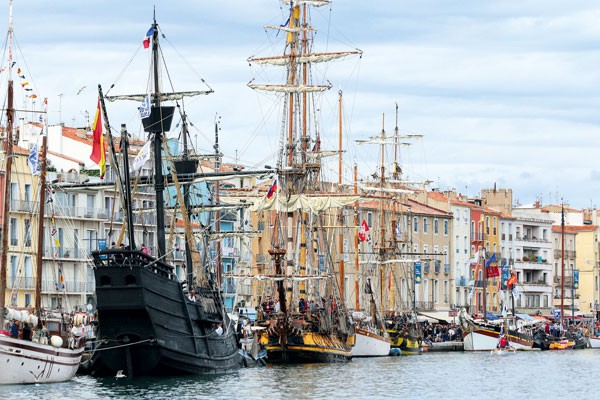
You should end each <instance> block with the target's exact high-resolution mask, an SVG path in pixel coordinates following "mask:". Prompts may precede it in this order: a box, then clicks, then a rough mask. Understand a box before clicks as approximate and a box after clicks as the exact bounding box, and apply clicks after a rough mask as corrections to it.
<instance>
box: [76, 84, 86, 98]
mask: <svg viewBox="0 0 600 400" xmlns="http://www.w3.org/2000/svg"><path fill="white" fill-rule="evenodd" d="M86 87H87V86H83V87H82V88H81V89H79V90H78V91H77V96H79V93H81V92H83V89H85V88H86Z"/></svg>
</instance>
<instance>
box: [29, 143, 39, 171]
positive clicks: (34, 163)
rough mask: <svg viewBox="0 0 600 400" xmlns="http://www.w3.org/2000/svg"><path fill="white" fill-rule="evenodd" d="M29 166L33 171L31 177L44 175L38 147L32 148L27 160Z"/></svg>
mask: <svg viewBox="0 0 600 400" xmlns="http://www.w3.org/2000/svg"><path fill="white" fill-rule="evenodd" d="M27 164H29V169H30V170H31V175H33V176H35V175H39V174H41V173H42V171H41V168H40V159H39V156H38V146H37V144H34V145H33V146H31V149H30V150H29V157H28V158H27Z"/></svg>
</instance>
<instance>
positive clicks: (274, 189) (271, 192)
mask: <svg viewBox="0 0 600 400" xmlns="http://www.w3.org/2000/svg"><path fill="white" fill-rule="evenodd" d="M275 192H277V179H275V181H274V182H273V184H272V185H271V187H270V188H269V191H268V192H267V199H270V198H271V197H273V195H274V194H275Z"/></svg>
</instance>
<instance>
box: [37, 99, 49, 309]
mask: <svg viewBox="0 0 600 400" xmlns="http://www.w3.org/2000/svg"><path fill="white" fill-rule="evenodd" d="M46 104H47V99H44V105H46ZM44 112H46V110H44ZM46 116H47V114H46V115H45V116H44V119H45V123H44V133H43V136H42V148H41V151H40V159H39V163H40V189H39V191H40V196H39V198H40V206H39V210H38V212H39V215H38V232H37V233H38V237H37V258H36V269H35V311H36V312H37V313H38V316H41V314H40V313H41V310H42V258H43V255H44V249H43V247H42V244H43V243H44V213H45V206H46V165H47V162H46V154H47V150H46V147H47V140H48V131H47V128H46V121H47V120H46Z"/></svg>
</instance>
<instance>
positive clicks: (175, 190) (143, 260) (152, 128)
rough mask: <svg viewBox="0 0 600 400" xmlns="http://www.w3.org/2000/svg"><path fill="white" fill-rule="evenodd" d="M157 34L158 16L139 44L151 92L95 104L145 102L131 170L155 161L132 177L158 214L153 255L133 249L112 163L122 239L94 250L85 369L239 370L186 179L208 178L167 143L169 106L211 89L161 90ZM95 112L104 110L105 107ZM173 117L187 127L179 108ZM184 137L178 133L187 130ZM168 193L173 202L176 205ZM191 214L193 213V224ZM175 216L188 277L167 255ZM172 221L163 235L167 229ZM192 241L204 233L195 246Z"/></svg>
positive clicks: (124, 176)
mask: <svg viewBox="0 0 600 400" xmlns="http://www.w3.org/2000/svg"><path fill="white" fill-rule="evenodd" d="M159 30H160V26H159V25H158V24H157V23H156V19H155V20H154V22H153V23H152V26H151V28H150V30H149V31H148V33H147V38H146V39H147V45H146V44H145V47H146V46H147V47H151V51H152V56H151V60H152V68H151V75H152V79H151V80H150V81H149V82H152V83H151V87H149V88H148V92H147V93H150V94H141V95H123V96H104V95H103V93H102V90H101V88H99V94H100V99H101V100H102V101H101V103H102V104H104V102H103V100H111V101H112V100H121V99H129V100H134V101H138V102H140V103H141V104H142V106H141V107H140V114H142V115H141V117H142V123H143V125H144V130H145V131H146V132H147V134H148V141H147V142H146V144H147V146H146V145H145V146H144V147H143V148H142V150H141V151H140V154H138V157H136V160H135V161H134V163H133V164H134V166H133V167H134V168H139V164H138V165H137V167H136V164H137V161H138V160H140V162H141V163H144V162H145V161H147V160H148V158H149V159H150V160H152V161H151V162H152V164H153V173H152V174H151V175H150V176H145V177H141V178H139V180H140V182H139V183H140V184H146V185H153V187H154V192H155V196H156V202H155V203H156V208H155V210H150V212H152V213H155V214H156V239H157V254H156V256H152V255H149V254H147V252H146V251H144V250H143V249H141V248H137V246H138V244H137V243H136V242H135V236H134V234H133V229H129V227H132V226H133V215H132V200H131V195H132V191H133V189H132V188H133V186H134V185H132V183H131V178H130V176H129V166H128V162H127V161H125V162H124V163H122V164H121V166H120V168H117V171H116V172H119V170H120V173H117V174H116V175H117V180H118V184H119V186H120V193H121V194H122V199H121V201H122V204H123V209H124V212H125V215H126V218H127V220H126V226H127V227H128V229H127V235H126V236H125V240H124V243H126V244H127V245H126V246H124V247H121V248H119V247H116V248H107V249H104V250H101V251H97V252H94V253H93V261H94V267H95V268H94V274H95V278H96V296H97V310H98V320H99V332H98V340H99V345H98V347H97V349H96V350H95V352H94V354H93V356H92V358H91V363H90V365H89V372H90V373H91V374H92V375H96V376H115V374H116V373H117V372H118V371H121V370H122V371H123V374H124V375H126V376H128V377H132V376H153V375H185V374H209V373H222V372H226V371H232V370H236V369H238V368H240V367H241V366H242V365H243V360H244V358H243V357H242V354H241V352H240V351H239V348H238V340H237V336H236V332H235V326H234V323H233V321H232V320H231V319H230V317H229V316H228V314H227V312H226V310H225V304H224V297H223V292H222V290H221V287H220V286H221V285H220V279H221V278H220V270H221V266H219V265H215V263H214V260H212V263H211V260H210V257H208V256H207V254H206V253H207V252H208V248H209V246H210V243H209V239H208V238H207V235H203V234H201V233H199V232H197V231H195V230H194V227H193V226H192V225H195V226H196V227H198V226H200V227H201V226H202V221H201V220H200V219H199V217H198V215H197V214H195V212H196V211H197V210H195V209H194V207H192V204H191V203H190V200H189V195H190V191H191V189H190V187H189V185H190V184H191V183H192V182H193V181H195V180H197V179H202V178H206V175H207V174H200V173H197V172H196V171H197V168H198V159H193V158H186V157H185V155H184V157H183V159H174V157H170V156H169V147H168V146H167V145H166V143H165V141H166V132H168V131H169V130H170V125H171V121H172V119H173V114H174V112H175V109H177V110H178V112H182V111H181V110H182V108H181V107H180V105H182V104H181V103H182V98H183V97H185V96H192V95H198V94H208V93H207V92H202V91H187V92H170V93H166V92H163V91H161V82H160V80H159V77H160V76H162V75H161V73H160V70H159V60H161V54H162V53H161V50H160V48H159ZM166 102H171V103H172V102H175V105H165V103H166ZM100 108H102V109H103V110H105V107H104V106H102V107H100ZM103 115H104V116H105V118H104V121H105V127H106V132H107V139H108V143H109V146H108V148H109V151H110V153H111V156H110V157H111V160H112V163H113V165H117V166H118V165H119V163H118V161H117V157H116V154H115V152H114V151H113V150H112V143H113V140H112V137H111V135H110V127H109V124H108V121H107V118H106V117H107V115H106V113H103ZM180 117H181V120H182V125H183V127H184V129H183V130H184V131H185V126H186V123H185V121H186V119H185V114H181V115H180ZM186 134H187V132H184V136H185V135H186ZM127 138H128V133H127V131H126V128H122V131H121V148H122V152H123V156H122V158H121V159H122V160H127V154H128V139H127ZM184 143H185V139H184ZM144 149H145V150H144ZM139 157H141V159H140V158H139ZM173 198H176V199H177V200H176V202H175V203H173V200H172V199H173ZM167 205H168V207H167ZM207 207H208V206H207ZM196 208H200V207H198V206H197V207H196ZM140 211H144V210H140ZM146 211H148V210H146ZM192 218H196V219H195V220H194V221H195V222H194V223H192V222H193V221H191V220H192ZM174 221H181V222H182V224H183V229H184V237H185V260H186V265H187V270H186V279H181V278H180V277H179V276H178V274H177V273H176V269H175V266H174V265H173V264H171V263H170V262H169V261H168V260H169V259H170V257H171V256H172V252H173V251H179V249H175V250H172V249H171V248H172V247H173V243H172V242H169V239H168V238H169V236H170V235H169V233H171V231H172V230H173V226H174ZM169 226H170V227H171V228H170V229H169V231H170V232H167V229H166V227H169ZM206 231H207V229H205V230H204V232H206ZM197 237H201V240H202V241H201V243H200V244H199V243H198V242H197V241H196V238H197ZM117 245H118V243H117ZM201 252H202V253H201Z"/></svg>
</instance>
